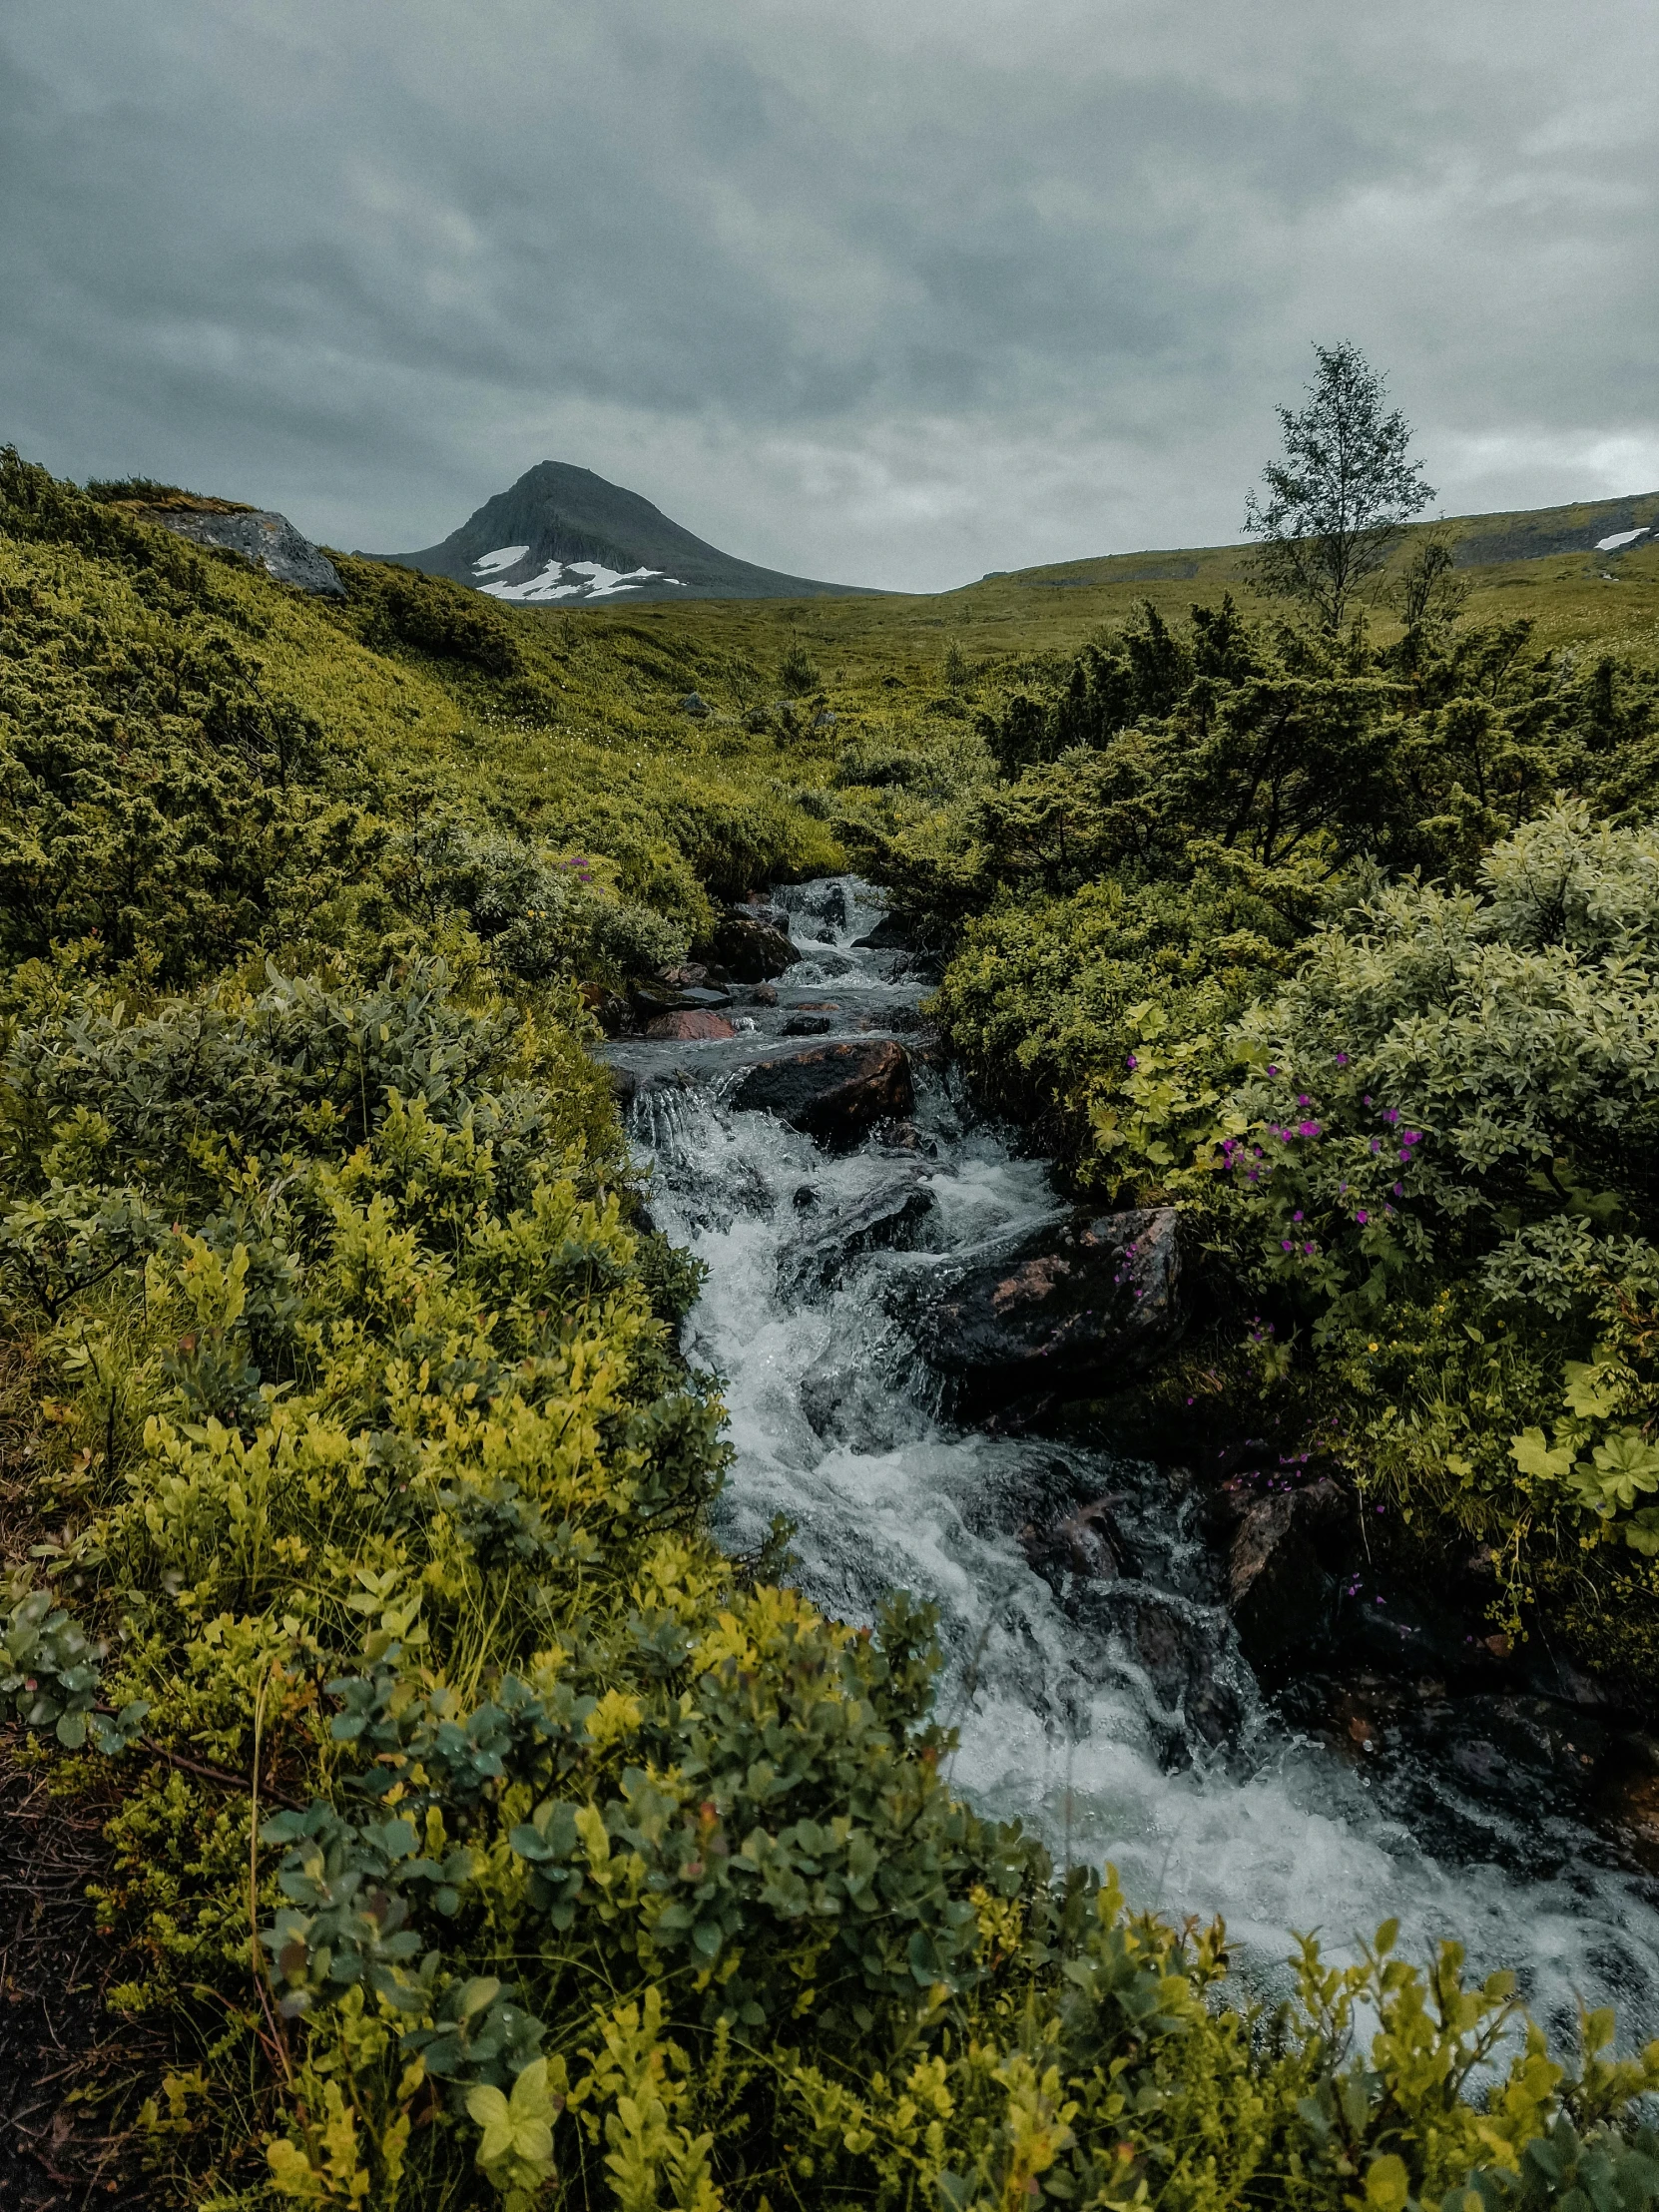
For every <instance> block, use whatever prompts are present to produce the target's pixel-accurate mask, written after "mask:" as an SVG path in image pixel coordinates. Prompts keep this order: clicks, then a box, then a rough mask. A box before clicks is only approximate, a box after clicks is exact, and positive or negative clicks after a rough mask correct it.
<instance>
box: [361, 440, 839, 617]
mask: <svg viewBox="0 0 1659 2212" xmlns="http://www.w3.org/2000/svg"><path fill="white" fill-rule="evenodd" d="M375 558H377V559H380V560H385V561H392V562H395V563H397V564H398V565H399V566H401V567H404V568H418V569H423V570H424V571H425V572H426V573H427V574H428V575H432V576H448V577H451V578H453V580H454V581H455V582H456V583H457V584H469V585H470V586H471V587H472V588H473V589H474V590H475V591H481V592H486V593H487V594H488V595H489V596H490V597H491V598H492V599H507V600H513V601H516V602H519V603H521V604H527V605H533V606H547V605H562V606H573V607H583V606H593V605H596V604H601V603H611V602H615V601H617V600H622V599H631V600H653V599H657V600H660V599H808V598H822V597H825V596H834V597H845V596H853V597H856V596H862V594H861V593H860V592H859V587H858V586H857V585H855V584H826V583H821V582H818V581H817V580H815V579H814V578H811V577H807V576H786V575H784V574H782V573H781V572H780V571H779V570H777V569H772V568H760V567H758V566H757V565H756V564H755V563H754V562H753V561H743V560H739V559H738V558H737V557H736V556H735V555H734V554H731V553H723V552H721V550H720V549H719V547H718V546H713V545H710V544H708V543H707V542H706V541H705V540H704V539H702V538H699V537H694V536H693V535H692V533H691V531H689V530H686V529H683V528H682V527H681V525H680V524H679V523H677V522H675V521H673V520H672V519H671V518H670V517H669V516H668V515H665V514H664V513H663V511H662V509H661V508H660V507H656V506H653V505H652V503H651V501H650V500H649V499H645V498H642V497H641V495H640V494H639V493H638V492H637V491H629V490H628V489H627V488H626V487H625V486H623V485H621V484H612V483H607V481H606V480H605V478H604V477H603V476H596V475H595V474H594V472H593V470H592V469H591V468H578V467H577V466H576V464H575V463H574V462H572V461H538V462H537V463H536V465H535V467H534V468H530V469H526V470H525V472H524V474H523V475H522V476H521V477H520V478H519V479H518V481H517V483H516V484H513V485H512V486H511V487H510V488H509V489H508V490H506V491H501V492H497V493H496V494H495V496H494V498H493V499H486V500H485V502H484V504H483V505H482V506H481V507H480V508H479V509H478V510H477V512H476V513H474V514H472V515H470V516H469V517H468V518H467V520H466V521H465V522H463V523H462V524H461V526H460V528H459V529H458V530H453V531H451V532H450V534H449V536H448V537H446V538H445V539H444V540H443V541H442V542H441V544H438V545H432V546H428V547H426V549H425V550H424V551H423V552H419V553H384V554H379V555H376V556H375Z"/></svg>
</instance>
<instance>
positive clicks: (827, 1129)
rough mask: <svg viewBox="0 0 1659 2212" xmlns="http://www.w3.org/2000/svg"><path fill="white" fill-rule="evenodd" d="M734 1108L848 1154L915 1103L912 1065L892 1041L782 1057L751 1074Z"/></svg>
mask: <svg viewBox="0 0 1659 2212" xmlns="http://www.w3.org/2000/svg"><path fill="white" fill-rule="evenodd" d="M732 1104H733V1105H734V1106H736V1107H739V1108H740V1109H743V1110H746V1111H752V1112H759V1113H763V1114H776V1115H777V1116H778V1118H779V1120H780V1121H787V1122H788V1123H789V1124H790V1126H791V1127H792V1128H793V1129H799V1130H801V1131H802V1133H803V1134H804V1135H805V1136H809V1137H814V1138H816V1139H817V1140H818V1142H819V1143H820V1144H823V1145H827V1146H829V1148H830V1150H831V1151H834V1152H843V1151H846V1150H848V1149H850V1147H851V1146H853V1145H855V1144H856V1143H857V1142H858V1141H859V1139H860V1138H862V1137H863V1136H865V1135H866V1134H867V1133H868V1131H869V1130H871V1129H873V1128H874V1126H875V1124H876V1123H877V1122H881V1121H892V1120H895V1119H898V1118H900V1117H902V1116H904V1115H907V1114H908V1113H909V1111H910V1108H911V1106H912V1105H913V1104H914V1094H913V1092H912V1090H911V1087H910V1062H909V1059H908V1056H907V1055H906V1053H905V1050H904V1047H903V1046H902V1045H901V1044H894V1043H893V1041H892V1040H891V1038H884V1039H882V1040H881V1041H880V1042H878V1043H877V1042H871V1043H869V1044H831V1045H821V1046H819V1047H818V1048H817V1049H816V1050H811V1051H807V1052H789V1053H781V1054H780V1055H779V1056H778V1057H777V1058H776V1059H772V1060H760V1061H757V1062H756V1064H755V1066H754V1067H752V1068H750V1069H749V1071H748V1072H747V1073H746V1074H745V1076H744V1078H743V1080H742V1082H740V1083H739V1085H738V1087H737V1089H736V1090H735V1091H734V1092H733V1094H732Z"/></svg>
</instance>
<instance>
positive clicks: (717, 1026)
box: [645, 1006, 738, 1044]
mask: <svg viewBox="0 0 1659 2212" xmlns="http://www.w3.org/2000/svg"><path fill="white" fill-rule="evenodd" d="M645 1033H646V1035H647V1036H648V1037H669V1038H673V1039H675V1040H677V1041H678V1042H680V1043H682V1044H691V1043H694V1042H696V1041H698V1040H700V1039H702V1040H712V1039H716V1038H720V1037H735V1036H736V1035H737V1033H738V1032H737V1031H736V1030H735V1029H734V1028H733V1027H732V1024H731V1023H730V1022H729V1021H726V1020H724V1019H723V1018H722V1017H721V1016H720V1015H719V1014H709V1013H704V1012H703V1011H702V1009H701V1008H699V1007H695V1006H694V1007H692V1008H691V1009H690V1010H689V1011H688V1012H686V1013H680V1014H658V1015H657V1016H656V1018H655V1020H652V1021H648V1022H647V1023H646V1025H645Z"/></svg>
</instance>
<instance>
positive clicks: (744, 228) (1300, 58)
mask: <svg viewBox="0 0 1659 2212" xmlns="http://www.w3.org/2000/svg"><path fill="white" fill-rule="evenodd" d="M1656 134H1659V8H1655V7H1654V6H1652V5H1651V4H1650V0H1573V4H1572V5H1570V6H1568V5H1566V4H1564V0H1451V4H1449V5H1448V4H1447V0H1427V4H1418V0H1394V4H1393V5H1391V6H1388V7H1385V8H1375V7H1362V6H1359V5H1338V4H1335V0H1171V4H1167V5H1166V4H1163V0H830V5H828V6H827V5H825V4H824V0H138V4H135V0H8V5H7V7H6V9H5V12H4V15H3V17H0V440H3V439H11V440H13V441H14V442H15V443H16V444H17V445H18V446H20V447H21V448H22V450H23V451H24V452H25V454H27V455H29V456H30V457H32V458H36V459H39V460H43V461H45V462H46V463H48V464H49V465H50V466H51V467H52V468H53V469H55V470H57V471H58V472H59V473H61V474H66V475H70V476H74V477H77V478H81V479H84V478H86V477H88V476H92V475H108V474H144V475H151V476H158V477H163V478H166V479H168V480H170V481H177V482H184V483H187V484H190V485H192V486H193V487H195V488H197V489H200V490H211V491H216V492H220V493H224V494H227V495H230V496H234V497H239V498H243V499H248V500H252V501H255V502H257V503H259V504H262V505H272V506H276V507H279V508H281V509H282V510H283V511H284V512H286V513H287V514H288V515H290V516H291V517H292V519H293V520H294V521H295V522H296V523H297V524H298V525H299V527H300V528H301V529H302V530H304V531H306V532H307V533H308V534H310V535H312V536H315V537H319V538H321V539H323V540H325V541H327V542H330V543H333V544H337V545H343V546H362V547H367V548H370V549H372V550H376V551H393V550H407V549H412V548H414V547H418V546H422V545H427V544H430V543H432V542H433V541H434V540H436V539H438V538H440V537H442V536H444V535H445V534H446V533H447V532H448V531H449V530H451V529H452V528H454V527H455V525H456V524H458V523H459V522H460V521H462V520H463V519H464V518H465V516H466V515H467V514H468V513H469V512H470V511H471V510H472V509H473V508H474V507H475V506H477V505H478V504H479V503H480V502H481V501H482V500H483V499H484V498H486V497H487V496H488V495H489V494H490V493H491V492H494V491H498V490H501V489H503V488H504V487H505V486H506V485H507V484H509V483H510V482H511V481H512V480H513V479H514V478H515V477H516V476H518V475H519V474H520V473H521V472H522V471H523V470H524V469H526V468H528V467H529V466H531V465H532V463H534V462H536V461H539V460H543V459H554V460H567V461H576V462H580V463H582V464H583V465H585V466H587V467H590V468H594V469H597V470H598V471H599V472H600V474H601V475H604V476H609V477H611V478H613V479H614V480H616V481H618V482H621V483H624V484H627V485H629V486H630V487H631V488H633V489H634V490H636V491H640V492H643V493H644V494H645V495H646V496H647V497H648V498H651V499H654V500H655V501H656V502H657V503H658V505H659V506H661V507H663V508H665V509H666V510H667V512H668V513H670V514H671V515H673V516H674V517H675V518H676V520H678V521H680V522H683V523H685V524H686V525H687V526H688V527H689V528H691V529H693V530H695V531H697V532H698V533H699V534H700V535H702V536H704V537H706V538H709V539H712V540H713V541H714V543H716V544H717V545H719V546H722V547H723V548H725V549H726V550H727V551H729V552H732V553H737V554H741V555H743V556H745V557H747V558H748V559H751V560H758V561H763V562H766V563H768V564H770V565H772V566H775V567H780V568H788V569H791V570H794V571H796V572H797V573H804V574H809V575H818V576H825V577H830V578H835V579H839V580H844V581H849V582H856V583H869V584H879V585H886V586H893V587H899V588H908V589H915V590H936V589H942V588H945V587H948V586H950V585H952V584H957V583H962V582H965V581H968V580H970V579H971V578H973V577H975V576H977V575H979V574H981V573H982V572H983V571H985V570H987V569H991V568H1014V567H1020V566H1023V565H1026V564H1028V563H1033V562H1038V561H1055V560H1065V559H1070V558H1073V557H1077V556H1081V555H1084V554H1088V553H1099V552H1108V551H1121V550H1125V549H1128V548H1133V547H1141V546H1167V545H1182V544H1205V543H1213V542H1216V541H1217V540H1222V539H1228V538H1233V537H1236V536H1238V534H1239V531H1240V523H1241V515H1242V508H1243V502H1244V495H1245V492H1246V490H1247V489H1248V488H1249V486H1250V485H1251V483H1252V482H1253V480H1254V478H1255V477H1256V475H1257V473H1258V471H1259V468H1260V465H1261V463H1262V461H1263V460H1264V459H1265V458H1266V457H1267V456H1268V454H1269V452H1270V451H1271V450H1272V449H1273V447H1274V444H1275V441H1276V426H1275V422H1274V418H1273V413H1272V409H1273V405H1274V403H1275V401H1278V400H1293V401H1294V400H1295V399H1296V398H1297V397H1298V395H1299V392H1300V388H1301V386H1302V384H1303V383H1304V381H1305V379H1306V377H1307V375H1308V373H1309V372H1310V368H1311V362H1312V355H1311V352H1310V341H1311V340H1313V339H1316V338H1318V339H1321V340H1325V341H1331V340H1335V339H1338V338H1344V337H1351V338H1353V339H1355V340H1356V341H1357V342H1358V343H1359V344H1360V345H1362V346H1363V347H1364V348H1365V349H1366V351H1367V353H1368V354H1369V355H1370V357H1371V359H1372V360H1373V362H1374V364H1375V365H1376V366H1378V367H1380V368H1382V369H1383V370H1384V371H1385V372H1386V373H1387V376H1388V378H1389V384H1390V389H1391V391H1392V393H1393V396H1394V398H1395V399H1396V401H1397V402H1398V403H1399V404H1400V405H1401V406H1402V407H1403V408H1404V409H1405V412H1406V414H1407V415H1408V417H1409V418H1410V419H1411V421H1412V422H1413V423H1415V424H1416V426H1417V429H1418V434H1419V450H1420V451H1421V453H1422V454H1423V456H1424V458H1425V460H1426V462H1427V468H1428V476H1429V480H1430V481H1431V482H1432V483H1434V484H1435V485H1436V486H1437V487H1438V489H1439V493H1440V505H1441V506H1442V507H1443V508H1444V510H1445V511H1446V512H1448V513H1463V512H1470V511H1480V510H1485V509H1490V508H1497V507H1509V506H1532V505H1542V504H1546V503H1550V502H1554V501H1558V500H1566V499H1572V498H1589V497H1599V496H1602V495H1605V494H1609V493H1616V492H1628V491H1648V490H1652V489H1654V488H1655V487H1656V486H1659V381H1656V369H1659V285H1656V282H1655V276H1656V272H1659V223H1656V199H1659V160H1656V159H1655V139H1656Z"/></svg>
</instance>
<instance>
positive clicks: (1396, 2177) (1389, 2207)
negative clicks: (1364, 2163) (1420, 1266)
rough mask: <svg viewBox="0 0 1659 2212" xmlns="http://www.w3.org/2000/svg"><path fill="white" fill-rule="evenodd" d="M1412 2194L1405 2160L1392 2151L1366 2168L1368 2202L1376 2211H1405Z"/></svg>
mask: <svg viewBox="0 0 1659 2212" xmlns="http://www.w3.org/2000/svg"><path fill="white" fill-rule="evenodd" d="M1410 2194H1411V2177H1410V2175H1409V2174H1408V2173H1407V2172H1406V2171H1405V2161H1404V2159H1402V2158H1396V2157H1395V2156H1394V2154H1393V2152H1392V2151H1389V2152H1387V2153H1386V2154H1385V2155H1384V2156H1383V2157H1382V2158H1377V2159H1374V2160H1373V2161H1372V2163H1371V2164H1370V2166H1368V2167H1367V2169H1366V2204H1367V2206H1368V2207H1369V2208H1374V2212H1404V2207H1405V2200H1406V2199H1407V2198H1408V2197H1409V2195H1410Z"/></svg>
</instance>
